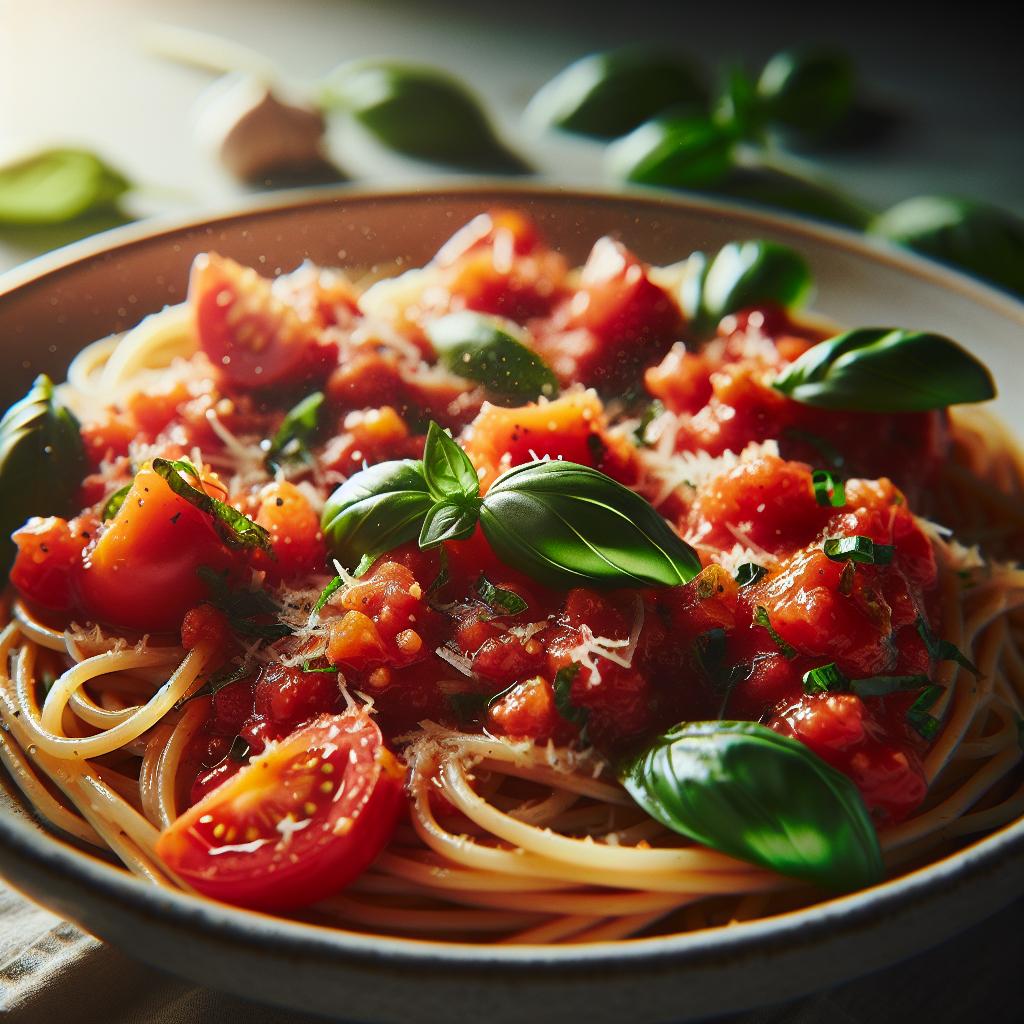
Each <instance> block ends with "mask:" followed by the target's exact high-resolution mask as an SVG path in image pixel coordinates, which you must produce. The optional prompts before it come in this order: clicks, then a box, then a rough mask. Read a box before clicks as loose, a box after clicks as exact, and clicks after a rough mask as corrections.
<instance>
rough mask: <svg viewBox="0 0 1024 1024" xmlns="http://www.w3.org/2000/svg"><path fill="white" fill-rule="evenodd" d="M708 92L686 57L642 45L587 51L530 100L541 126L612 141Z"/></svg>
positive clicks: (531, 114)
mask: <svg viewBox="0 0 1024 1024" xmlns="http://www.w3.org/2000/svg"><path fill="white" fill-rule="evenodd" d="M706 100H707V93H706V91H705V89H704V86H703V85H702V84H701V81H700V78H699V76H698V75H697V73H696V72H695V71H694V69H693V68H692V67H691V66H690V64H689V63H688V62H687V61H684V60H682V59H681V58H679V57H677V56H675V55H673V54H669V53H664V52H660V51H657V50H650V49H645V48H641V47H635V48H630V49H623V50H616V51H611V52H607V53H592V54H590V55H589V56H587V57H581V58H580V59H579V60H578V61H576V62H575V63H573V64H570V65H569V67H567V68H565V69H564V70H563V71H560V72H559V73H558V74H557V75H555V77H554V78H552V79H551V81H549V82H548V83H547V84H546V85H544V86H543V87H542V88H541V89H540V91H539V92H538V93H537V94H536V95H535V96H534V97H533V99H532V100H530V104H529V106H528V107H527V108H526V114H525V118H526V120H527V121H529V122H531V123H532V124H535V125H539V126H541V127H545V128H547V127H554V128H561V129H562V130H563V131H568V132H577V133H579V134H583V135H594V136H596V137H598V138H602V139H613V138H616V137H617V136H619V135H624V134H625V133H626V132H628V131H630V130H631V129H633V128H635V127H636V126H637V125H638V124H641V123H642V122H643V121H646V120H647V119H648V118H650V117H653V116H654V115H655V114H658V113H660V112H661V111H663V110H667V109H668V108H669V107H674V106H678V105H682V106H692V107H700V106H702V105H703V104H704V103H705V102H706Z"/></svg>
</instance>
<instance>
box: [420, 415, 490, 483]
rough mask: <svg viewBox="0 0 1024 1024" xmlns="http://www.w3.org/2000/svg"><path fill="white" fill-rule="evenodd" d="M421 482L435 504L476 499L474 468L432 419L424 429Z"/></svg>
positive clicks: (466, 456)
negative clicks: (457, 499)
mask: <svg viewBox="0 0 1024 1024" xmlns="http://www.w3.org/2000/svg"><path fill="white" fill-rule="evenodd" d="M423 479H424V480H426V482H427V489H428V490H429V491H430V493H431V494H432V495H433V497H434V498H435V499H436V500H438V501H441V500H443V499H445V498H476V497H477V496H478V495H479V494H480V477H479V476H477V472H476V467H475V466H474V465H473V463H472V462H470V460H469V456H468V455H467V454H466V453H465V452H464V451H463V450H462V449H461V448H460V447H459V445H457V444H456V443H455V441H454V440H453V439H452V437H451V435H450V434H449V433H448V432H447V431H446V430H444V429H443V428H442V427H441V426H439V425H438V424H437V423H435V422H434V421H433V420H431V422H430V426H429V427H428V428H427V440H426V443H425V444H424V445H423Z"/></svg>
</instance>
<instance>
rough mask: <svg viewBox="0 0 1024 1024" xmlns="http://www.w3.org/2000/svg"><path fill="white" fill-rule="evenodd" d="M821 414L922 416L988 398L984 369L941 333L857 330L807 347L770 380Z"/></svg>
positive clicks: (993, 391)
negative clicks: (823, 411)
mask: <svg viewBox="0 0 1024 1024" xmlns="http://www.w3.org/2000/svg"><path fill="white" fill-rule="evenodd" d="M773 386H774V387H775V388H776V389H777V390H779V391H781V392H782V393H783V394H784V395H788V396H789V397H790V398H793V399H795V400H796V401H798V402H802V403H804V404H805V405H815V406H819V407H821V408H824V409H849V410H854V411H861V412H922V411H926V410H928V409H945V408H946V407H947V406H950V405H958V404H960V403H963V402H984V401H986V400H987V399H989V398H994V397H995V394H996V389H995V385H994V384H993V382H992V376H991V374H990V373H989V372H988V370H987V369H986V368H985V367H984V366H983V365H982V364H981V363H980V362H979V361H978V360H977V359H975V358H974V356H972V355H971V354H970V353H969V352H967V351H966V350H965V349H963V348H961V347H960V346H959V345H958V344H957V343H956V342H955V341H951V340H950V339H949V338H946V337H943V336H942V335H941V334H928V333H925V332H922V331H908V330H902V329H900V328H895V327H860V328H858V329H857V330H854V331H847V332H846V333H845V334H840V335H837V336H836V337H834V338H830V339H829V340H827V341H823V342H821V343H820V344H818V345H815V346H814V347H813V348H810V349H808V350H807V351H806V352H805V353H804V354H803V355H802V356H800V358H799V359H797V360H796V361H795V362H793V363H791V364H790V365H789V366H788V367H787V368H786V369H785V370H784V371H783V373H782V374H781V375H780V376H779V377H777V378H776V379H775V381H773Z"/></svg>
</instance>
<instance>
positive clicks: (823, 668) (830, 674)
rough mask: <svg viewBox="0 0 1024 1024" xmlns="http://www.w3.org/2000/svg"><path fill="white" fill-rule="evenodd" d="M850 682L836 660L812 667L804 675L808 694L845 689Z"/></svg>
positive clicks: (805, 690)
mask: <svg viewBox="0 0 1024 1024" xmlns="http://www.w3.org/2000/svg"><path fill="white" fill-rule="evenodd" d="M848 682H849V680H848V679H847V678H846V676H844V675H843V673H842V672H840V671H839V668H838V666H837V665H836V663H835V662H834V661H830V662H829V663H828V664H827V665H819V666H818V667H817V668H812V669H810V670H809V671H807V672H805V673H804V676H803V684H804V693H807V694H814V693H829V692H831V691H833V690H845V689H846V686H847V683H848Z"/></svg>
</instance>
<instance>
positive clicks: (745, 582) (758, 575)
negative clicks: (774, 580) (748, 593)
mask: <svg viewBox="0 0 1024 1024" xmlns="http://www.w3.org/2000/svg"><path fill="white" fill-rule="evenodd" d="M767 575H768V570H767V569H766V568H765V567H764V566H763V565H758V564H757V563H756V562H743V563H742V564H740V565H738V566H737V567H736V575H735V577H734V579H735V580H736V582H737V583H738V584H739V586H741V587H750V586H753V584H755V583H757V581H758V580H761V579H764V577H765V576H767Z"/></svg>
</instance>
